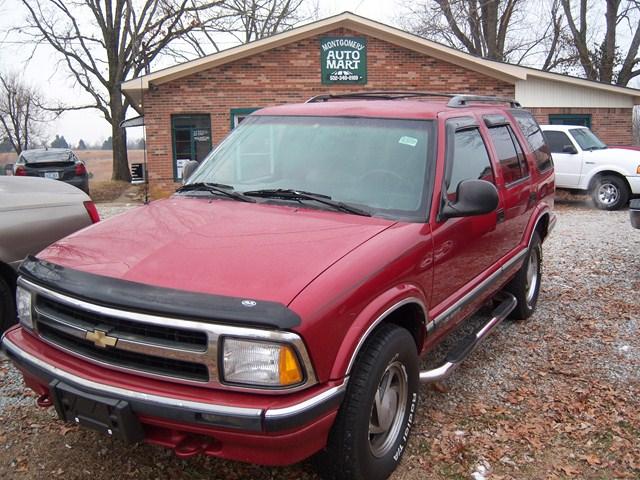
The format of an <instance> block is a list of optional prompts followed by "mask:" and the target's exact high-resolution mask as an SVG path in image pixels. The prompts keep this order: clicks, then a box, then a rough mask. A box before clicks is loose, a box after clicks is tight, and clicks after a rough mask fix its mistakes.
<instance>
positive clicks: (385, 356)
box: [314, 324, 419, 480]
mask: <svg viewBox="0 0 640 480" xmlns="http://www.w3.org/2000/svg"><path fill="white" fill-rule="evenodd" d="M418 374H419V372H418V354H417V351H416V344H415V340H414V339H413V336H412V335H411V334H410V333H409V332H408V331H407V330H405V329H403V328H401V327H398V326H396V325H392V324H385V325H382V326H381V327H380V328H379V329H378V330H377V331H376V332H374V333H373V335H372V336H371V337H370V338H369V339H368V340H367V341H366V343H365V344H364V347H363V348H362V350H361V351H360V353H359V354H358V357H357V358H356V362H355V365H354V368H353V370H352V375H351V378H350V379H349V384H348V386H347V392H346V395H345V399H344V401H343V403H342V406H341V407H340V410H339V412H338V416H337V417H336V420H335V423H334V425H333V427H332V429H331V433H330V434H329V440H328V443H327V447H326V449H325V450H324V451H322V452H320V453H319V454H318V455H317V456H316V457H315V459H314V462H315V464H316V467H317V469H318V470H319V471H320V473H321V475H322V478H325V479H335V480H338V479H354V480H360V479H362V480H376V479H385V478H387V477H388V476H389V475H391V473H392V472H393V470H394V469H395V468H396V466H397V465H398V462H399V461H400V458H402V454H403V453H404V450H405V448H406V445H407V440H408V436H409V431H410V430H411V426H412V424H413V422H414V419H415V411H416V405H417V402H418V386H419V382H418Z"/></svg>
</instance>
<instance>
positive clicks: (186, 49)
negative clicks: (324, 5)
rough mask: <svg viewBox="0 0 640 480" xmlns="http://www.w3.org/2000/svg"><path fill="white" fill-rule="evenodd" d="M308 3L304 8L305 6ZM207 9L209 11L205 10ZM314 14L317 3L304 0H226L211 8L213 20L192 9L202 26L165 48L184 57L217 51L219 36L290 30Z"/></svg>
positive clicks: (241, 38)
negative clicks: (308, 8) (309, 7)
mask: <svg viewBox="0 0 640 480" xmlns="http://www.w3.org/2000/svg"><path fill="white" fill-rule="evenodd" d="M307 6H311V9H310V10H309V11H308V12H307V9H306V8H303V7H307ZM209 13H210V12H209ZM314 15H315V16H317V5H316V6H315V10H314V5H313V4H312V3H311V2H309V1H308V0H226V1H224V2H222V3H221V4H220V5H219V7H218V8H217V9H216V10H215V21H214V22H211V21H207V18H206V14H203V13H200V12H196V13H195V16H196V21H197V22H198V23H199V24H200V25H202V28H199V29H194V30H191V31H189V32H188V33H186V34H185V35H183V36H182V44H180V43H178V44H174V45H172V46H170V47H169V49H168V51H169V53H170V54H171V55H173V56H174V57H175V58H177V59H180V60H188V59H189V58H190V57H192V56H193V52H196V53H197V54H198V55H199V56H204V55H207V54H208V53H210V52H211V51H212V50H213V51H214V52H218V51H220V50H221V49H222V48H221V45H220V40H221V39H223V40H231V42H232V43H235V44H238V43H248V42H252V41H254V40H259V39H261V38H265V37H269V36H271V35H274V34H276V33H279V32H282V31H286V30H290V29H291V28H293V27H294V26H296V25H297V24H299V23H301V22H303V21H306V20H310V19H312V18H313V17H314Z"/></svg>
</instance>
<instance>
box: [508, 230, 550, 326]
mask: <svg viewBox="0 0 640 480" xmlns="http://www.w3.org/2000/svg"><path fill="white" fill-rule="evenodd" d="M541 281H542V241H541V240H540V234H539V233H538V232H534V234H533V237H531V246H530V247H529V251H528V252H527V255H526V256H525V257H524V263H523V264H522V267H520V270H518V273H517V274H516V276H515V277H513V280H511V282H509V283H508V284H507V287H506V290H507V291H508V292H510V293H512V294H513V296H514V297H516V300H518V304H517V305H516V308H514V309H513V310H512V311H511V313H510V314H509V317H510V318H513V319H514V320H526V319H527V318H529V317H530V316H531V315H533V312H535V310H536V305H537V303H538V295H539V294H540V282H541Z"/></svg>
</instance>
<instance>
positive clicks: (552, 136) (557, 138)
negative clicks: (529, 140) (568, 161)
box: [544, 130, 573, 153]
mask: <svg viewBox="0 0 640 480" xmlns="http://www.w3.org/2000/svg"><path fill="white" fill-rule="evenodd" d="M544 138H546V139H547V143H548V144H549V148H550V149H551V153H566V152H565V151H564V147H565V145H569V146H571V147H573V144H572V143H571V140H569V137H568V136H567V134H566V133H564V132H554V131H551V130H547V131H546V132H544Z"/></svg>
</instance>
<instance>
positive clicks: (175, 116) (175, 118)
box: [170, 112, 213, 182]
mask: <svg viewBox="0 0 640 480" xmlns="http://www.w3.org/2000/svg"><path fill="white" fill-rule="evenodd" d="M194 117H195V118H197V117H199V118H200V119H205V118H206V121H207V123H208V125H209V128H208V131H209V139H208V142H209V145H208V147H207V148H206V153H204V155H203V157H202V158H201V159H198V158H191V160H196V161H198V162H199V161H201V160H203V159H204V158H206V156H207V155H208V154H209V152H211V147H212V145H213V131H212V128H211V114H209V113H195V112H193V113H176V114H172V115H171V118H170V123H171V158H172V169H173V181H174V182H180V181H182V177H179V176H178V158H177V150H176V129H177V128H178V129H181V128H184V129H186V128H189V127H187V126H181V125H176V123H177V121H179V120H185V119H189V118H194ZM192 130H207V129H206V128H202V127H200V128H192ZM190 135H191V134H190ZM191 137H192V135H191ZM193 141H194V140H193V138H190V142H191V143H193ZM191 148H192V149H193V148H194V147H193V145H192V146H191ZM196 157H197V152H196Z"/></svg>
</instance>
